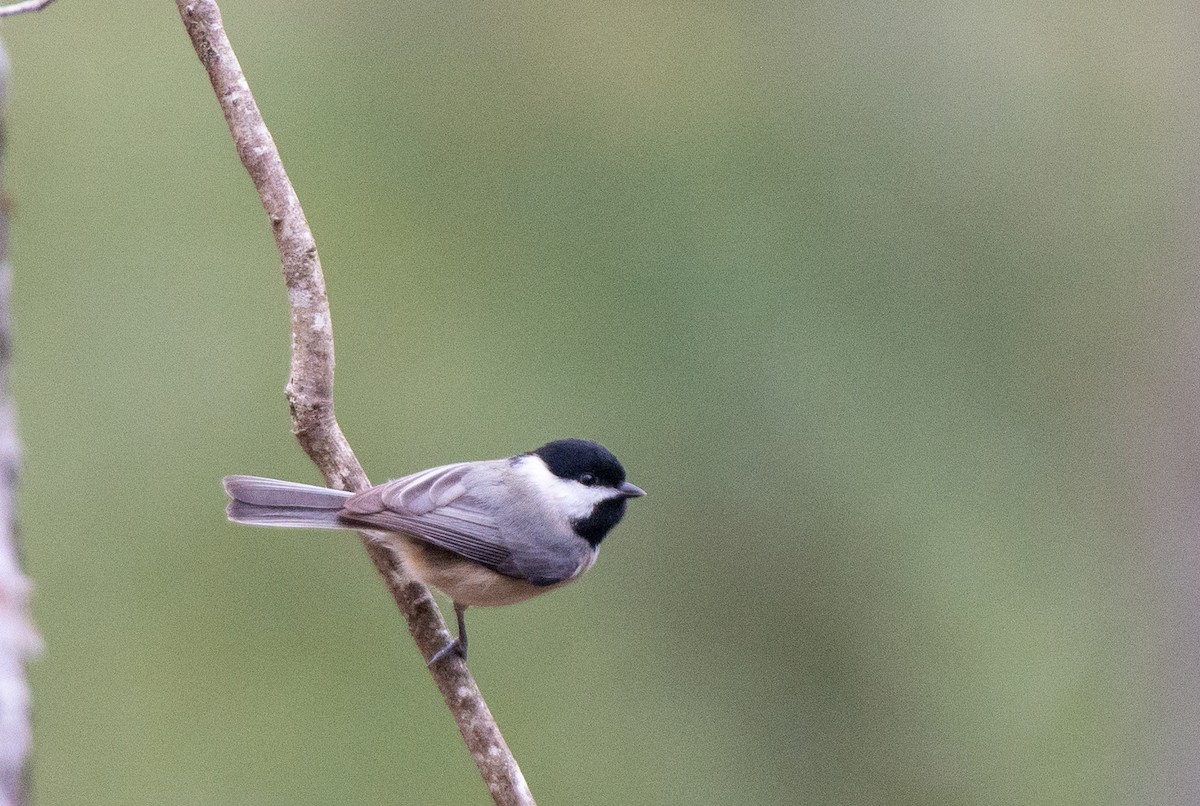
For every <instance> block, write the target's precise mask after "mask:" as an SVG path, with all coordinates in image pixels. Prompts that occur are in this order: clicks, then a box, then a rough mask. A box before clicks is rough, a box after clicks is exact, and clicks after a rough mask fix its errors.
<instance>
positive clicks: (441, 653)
mask: <svg viewBox="0 0 1200 806" xmlns="http://www.w3.org/2000/svg"><path fill="white" fill-rule="evenodd" d="M451 653H455V654H457V655H458V656H459V657H460V658H462V659H463V660H466V659H467V653H466V652H464V651H463V648H462V646H460V645H459V642H458V639H457V638H455V639H454V640H453V641H451V642H450V643H448V644H446V645H445V646H444V647H442V648H441V649H439V650H438V651H437V652H434V653H433V657H432V658H430V659H429V662H428V663H426V664H425V666H426V667H429V666H432V665H433V664H435V663H437V662H438V661H440V660H441V659H442V658H444V657H446V656H447V655H449V654H451Z"/></svg>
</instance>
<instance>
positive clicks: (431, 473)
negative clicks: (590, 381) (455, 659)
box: [223, 439, 646, 666]
mask: <svg viewBox="0 0 1200 806" xmlns="http://www.w3.org/2000/svg"><path fill="white" fill-rule="evenodd" d="M223 486H224V488H225V492H226V493H227V494H228V495H229V497H230V499H231V500H230V502H229V506H228V508H227V510H226V515H227V517H228V518H229V520H231V521H233V522H235V523H240V524H248V525H253V526H276V527H290V528H306V529H345V530H354V531H360V532H365V533H367V534H369V535H370V536H371V537H372V538H375V539H383V540H386V541H388V542H389V543H390V544H391V545H392V546H394V547H395V548H396V549H397V551H398V553H399V555H400V558H401V561H402V562H403V564H404V566H405V568H406V569H407V570H408V572H409V573H410V574H411V575H412V576H413V577H415V578H416V579H418V580H419V581H420V582H422V583H423V584H425V585H426V586H430V587H434V588H437V589H438V590H440V591H442V592H443V593H445V594H446V595H447V596H448V597H450V599H451V601H452V602H453V603H454V614H455V618H456V621H457V622H458V637H457V638H454V639H452V640H451V641H450V642H449V643H448V644H447V645H446V646H445V647H443V648H442V649H440V650H439V651H438V652H436V653H435V654H434V655H433V656H432V657H431V658H430V659H429V661H428V665H429V666H432V665H433V664H435V663H437V662H438V661H440V660H442V659H443V658H445V657H447V656H448V655H450V654H451V653H452V652H453V653H456V654H458V655H459V656H460V657H462V658H463V659H464V660H465V659H466V657H467V627H466V620H465V612H466V609H467V608H468V607H500V606H503V605H510V604H516V603H517V602H522V601H525V600H526V599H530V598H532V597H534V596H539V595H541V594H543V593H546V592H548V591H552V590H554V589H556V588H560V587H562V586H563V585H566V584H568V583H570V582H573V581H575V580H577V579H579V578H580V577H581V576H582V575H583V574H584V573H586V572H587V571H588V570H589V569H590V568H591V567H592V565H593V564H594V563H595V562H596V555H597V553H598V552H599V549H600V543H601V541H602V540H604V537H605V536H606V535H607V534H608V533H609V532H610V531H611V530H612V528H613V527H614V526H616V525H617V523H618V522H620V520H621V518H622V517H623V516H624V515H625V504H626V502H627V501H628V500H629V499H631V498H640V497H641V496H643V495H645V494H646V493H645V491H644V490H643V489H642V488H640V487H638V486H636V485H634V484H632V483H630V482H629V481H627V480H626V478H625V468H624V467H622V465H621V463H620V462H619V461H617V458H616V457H615V456H613V454H612V453H611V452H610V451H609V450H608V449H607V448H605V447H604V446H603V445H601V444H600V443H598V442H594V441H592V440H587V439H558V440H554V441H551V442H547V443H546V444H545V445H542V446H541V447H540V448H537V449H536V450H533V451H529V452H527V453H520V454H517V455H515V456H510V457H507V458H503V459H491V460H484V461H474V462H458V463H456V464H449V465H442V466H439V467H434V468H430V469H428V470H422V471H420V472H417V473H412V474H410V475H407V476H403V477H401V478H398V479H393V480H392V481H388V482H385V483H383V484H380V485H377V486H374V487H369V488H367V489H365V490H362V491H360V492H350V491H347V490H334V489H330V488H328V487H318V486H314V485H311V484H302V483H299V482H292V481H281V480H278V479H271V478H263V477H261V476H226V477H225V478H224V479H223Z"/></svg>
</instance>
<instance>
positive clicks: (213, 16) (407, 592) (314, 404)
mask: <svg viewBox="0 0 1200 806" xmlns="http://www.w3.org/2000/svg"><path fill="white" fill-rule="evenodd" d="M176 5H177V6H178V8H179V14H180V16H181V17H182V18H183V23H184V27H185V28H186V29H187V32H188V36H189V37H191V40H192V45H193V47H195V49H196V54H197V55H198V56H199V57H200V61H201V63H202V64H203V65H204V68H205V70H206V71H207V72H208V77H209V80H210V81H211V82H212V85H213V91H214V92H215V93H216V96H217V101H218V103H219V104H220V106H221V111H222V112H223V113H224V115H225V120H226V122H227V123H228V124H229V132H230V134H231V135H232V136H233V142H234V145H235V146H236V148H237V153H238V156H239V157H240V158H241V161H242V165H244V166H245V168H246V171H247V172H248V173H249V174H250V179H251V181H252V182H253V183H254V187H255V189H256V190H257V191H258V194H259V197H260V198H261V199H262V204H263V208H264V210H265V211H266V213H267V218H268V220H269V221H270V223H271V229H272V231H273V232H274V234H275V243H276V245H277V246H278V248H279V256H280V260H281V263H282V268H283V279H284V282H285V284H286V285H287V290H288V300H289V302H290V307H291V325H292V368H291V377H290V378H289V380H288V384H287V390H286V393H287V399H288V403H289V405H290V406H291V411H292V423H293V429H294V431H295V434H296V438H297V439H298V440H299V441H300V445H301V447H303V448H304V451H305V453H307V454H308V456H309V458H310V459H312V461H313V463H314V464H316V466H317V468H318V469H319V470H320V471H321V473H322V475H324V477H325V480H326V482H327V483H328V484H329V485H330V486H331V487H335V488H338V489H349V490H362V489H365V488H366V487H368V486H369V485H370V482H369V481H368V480H367V475H366V473H365V472H364V471H363V469H362V466H361V465H360V464H359V463H358V459H357V458H355V456H354V452H353V451H352V450H351V449H350V445H349V444H348V443H347V442H346V438H345V436H344V435H343V434H342V430H341V428H340V427H339V426H338V423H337V420H336V419H335V417H334V411H333V363H334V361H333V330H332V322H331V319H330V315H329V299H328V297H327V296H326V294H325V280H324V275H323V274H322V271H321V261H320V258H319V257H318V255H317V245H316V241H315V239H314V238H313V234H312V230H311V229H310V228H309V226H308V222H307V220H306V219H305V217H304V211H303V210H302V209H301V207H300V200H299V199H298V198H297V196H296V192H295V190H294V188H293V187H292V183H291V181H290V180H289V179H288V176H287V173H286V171H284V168H283V162H282V161H281V160H280V157H279V151H278V150H277V149H276V147H275V142H274V140H273V139H272V138H271V133H270V132H269V131H268V130H267V126H266V123H265V122H264V121H263V118H262V115H261V113H260V112H259V109H258V105H257V104H256V103H255V101H254V97H253V95H251V93H250V87H249V85H248V84H247V82H246V77H245V75H244V74H243V73H242V68H241V65H240V64H239V63H238V60H237V56H236V55H235V54H234V52H233V47H232V46H231V45H230V43H229V39H228V37H226V35H225V29H224V25H223V24H222V21H221V13H220V9H219V8H218V7H217V4H216V2H214V0H176ZM360 537H361V538H362V541H363V546H364V547H365V548H366V551H367V554H368V555H369V556H370V558H371V561H372V562H373V563H374V564H375V568H376V569H377V570H378V571H379V574H380V576H381V577H383V581H384V584H385V585H387V588H388V590H389V591H390V592H391V594H392V598H393V599H395V601H396V605H397V606H398V607H399V608H400V612H401V613H402V614H403V616H404V619H405V621H406V622H407V623H408V630H409V632H410V633H411V634H412V636H413V640H414V641H415V642H416V644H417V647H418V648H419V649H420V651H421V654H422V656H423V657H424V658H425V659H426V660H428V659H429V658H430V657H432V656H433V654H434V653H435V652H437V651H438V650H439V649H441V648H442V647H443V646H444V645H445V644H446V642H447V641H449V640H450V634H449V632H448V630H447V629H446V624H445V622H444V621H443V619H442V616H441V613H440V612H439V611H438V608H437V605H436V603H435V602H434V600H433V597H432V596H431V595H430V593H429V590H428V589H427V588H425V587H424V586H423V585H421V584H420V583H418V582H416V581H415V580H413V579H411V578H409V577H408V576H407V574H406V573H405V571H404V569H403V567H402V565H401V563H400V560H399V557H398V556H397V555H396V553H395V552H394V551H392V550H391V549H390V548H389V547H388V545H387V544H386V543H384V542H381V541H376V540H372V539H370V538H369V537H368V536H366V535H360ZM430 673H431V674H432V675H433V680H434V682H435V683H436V684H437V687H438V689H439V690H440V691H441V692H442V696H443V698H444V699H445V701H446V705H447V707H448V708H449V709H450V712H451V713H452V714H453V715H454V719H455V721H456V722H457V723H458V729H459V732H460V733H461V734H462V737H463V741H464V742H465V743H466V745H467V749H468V750H470V752H471V756H472V757H473V758H474V759H475V765H476V766H477V767H478V768H479V773H480V775H481V776H483V780H484V783H485V784H486V785H487V787H488V790H489V791H490V792H491V795H492V799H493V800H494V801H495V803H496V804H498V805H501V806H512V805H515V804H521V805H522V806H524V805H525V804H533V802H534V801H533V796H532V794H530V791H529V787H528V785H527V784H526V783H525V778H524V776H523V775H522V774H521V769H520V767H519V766H518V765H517V762H516V759H515V758H514V757H513V755H512V753H511V751H510V750H509V749H508V745H507V744H505V742H504V737H503V736H502V735H501V733H500V729H499V728H498V727H497V725H496V721H495V719H493V717H492V714H491V712H490V711H489V710H488V707H487V703H486V702H485V701H484V699H483V695H482V694H480V692H479V687H478V686H477V685H476V683H475V679H474V678H473V677H472V675H471V673H470V671H469V670H468V669H467V666H466V663H464V662H463V661H462V660H461V659H460V658H458V657H453V658H451V657H448V658H446V659H445V660H442V661H439V662H438V663H437V664H435V665H434V666H433V667H431V668H430Z"/></svg>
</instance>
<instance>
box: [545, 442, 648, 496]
mask: <svg viewBox="0 0 1200 806" xmlns="http://www.w3.org/2000/svg"><path fill="white" fill-rule="evenodd" d="M533 453H534V454H535V455H537V456H540V457H541V459H542V461H543V462H545V463H546V467H548V468H550V472H551V473H553V474H554V475H556V476H558V477H559V478H560V479H575V480H576V481H578V480H580V479H581V478H582V477H583V476H584V475H587V474H591V475H592V476H593V477H594V478H595V481H596V482H598V483H600V484H603V485H604V486H605V487H613V488H618V487H620V486H621V484H622V483H623V482H624V481H625V468H623V467H621V463H620V462H618V461H617V457H615V456H613V455H612V452H611V451H609V450H608V448H606V447H604V446H603V445H601V444H600V443H599V442H592V441H591V440H590V439H556V440H554V441H553V442H547V443H546V444H545V445H543V446H542V447H540V448H538V449H537V450H536V451H533Z"/></svg>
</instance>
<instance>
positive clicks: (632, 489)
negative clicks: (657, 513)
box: [617, 481, 646, 498]
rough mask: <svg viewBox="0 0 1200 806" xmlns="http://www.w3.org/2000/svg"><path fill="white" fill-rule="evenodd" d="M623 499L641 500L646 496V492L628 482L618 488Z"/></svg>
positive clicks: (622, 483)
mask: <svg viewBox="0 0 1200 806" xmlns="http://www.w3.org/2000/svg"><path fill="white" fill-rule="evenodd" d="M617 491H618V492H619V493H621V496H622V497H623V498H641V497H642V496H643V495H645V494H646V491H645V490H643V489H642V488H641V487H639V486H637V485H636V484H630V483H629V482H627V481H623V482H621V486H620V487H618V488H617Z"/></svg>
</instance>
